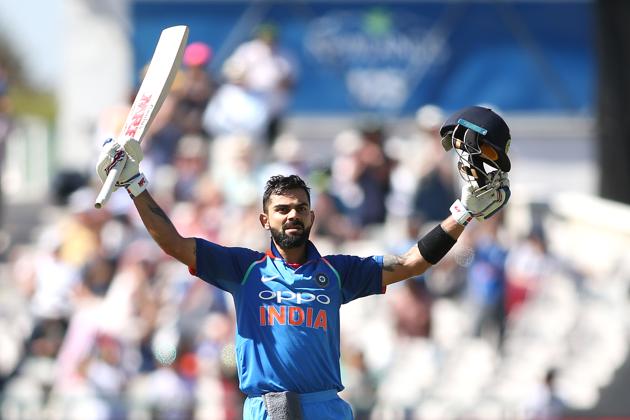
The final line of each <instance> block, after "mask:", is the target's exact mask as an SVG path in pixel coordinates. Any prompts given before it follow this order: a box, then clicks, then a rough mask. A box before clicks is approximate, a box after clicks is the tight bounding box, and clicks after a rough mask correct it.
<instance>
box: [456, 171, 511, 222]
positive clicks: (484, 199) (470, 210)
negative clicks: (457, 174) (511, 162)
mask: <svg viewBox="0 0 630 420" xmlns="http://www.w3.org/2000/svg"><path fill="white" fill-rule="evenodd" d="M491 175H492V177H491V181H490V183H489V184H488V185H486V186H485V187H483V188H475V187H474V186H472V185H470V184H467V185H465V186H464V187H463V188H462V195H461V198H460V199H459V200H456V201H455V202H454V203H453V205H452V206H451V208H450V210H451V214H453V217H454V218H455V220H457V223H459V224H460V225H463V226H466V225H467V224H468V222H470V221H471V220H472V218H473V217H474V218H475V219H477V220H480V221H481V220H486V219H488V218H490V217H492V216H493V215H494V214H496V213H497V212H498V211H499V210H501V208H503V206H505V205H506V204H507V202H508V200H509V199H510V195H511V192H510V180H509V179H508V177H507V174H506V173H505V172H502V171H496V172H494V173H493V174H491Z"/></svg>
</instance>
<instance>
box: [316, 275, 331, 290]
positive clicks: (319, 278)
mask: <svg viewBox="0 0 630 420" xmlns="http://www.w3.org/2000/svg"><path fill="white" fill-rule="evenodd" d="M315 282H316V283H317V285H318V286H319V287H326V286H328V277H326V275H325V274H318V275H316V276H315Z"/></svg>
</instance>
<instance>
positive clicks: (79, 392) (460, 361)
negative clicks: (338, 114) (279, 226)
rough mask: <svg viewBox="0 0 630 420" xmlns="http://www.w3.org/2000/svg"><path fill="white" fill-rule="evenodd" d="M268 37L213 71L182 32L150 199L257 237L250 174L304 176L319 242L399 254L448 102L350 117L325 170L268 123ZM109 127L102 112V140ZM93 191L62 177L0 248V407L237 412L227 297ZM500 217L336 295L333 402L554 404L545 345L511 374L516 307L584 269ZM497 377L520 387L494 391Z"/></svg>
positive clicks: (283, 74) (551, 408)
mask: <svg viewBox="0 0 630 420" xmlns="http://www.w3.org/2000/svg"><path fill="white" fill-rule="evenodd" d="M277 36H278V34H277V32H276V29H275V28H273V27H271V26H264V27H262V28H261V30H260V31H259V32H258V36H257V37H256V38H255V39H253V40H251V41H248V42H246V43H244V44H242V45H241V46H239V47H238V48H237V49H236V50H235V51H234V52H233V54H232V55H231V56H230V57H229V58H227V59H226V60H225V62H224V64H223V66H222V67H221V72H220V74H218V75H214V74H211V72H210V70H209V69H210V63H211V62H212V59H213V51H212V48H211V46H209V45H206V44H204V43H200V42H199V43H193V44H191V45H189V47H188V48H187V50H186V52H185V56H184V66H183V69H182V71H181V73H180V74H179V75H178V76H177V78H176V80H175V83H174V87H173V90H172V92H171V94H170V95H169V97H168V99H167V100H166V102H165V104H164V106H163V109H162V111H161V113H160V114H159V116H158V118H157V119H156V121H155V123H154V124H153V126H152V127H151V132H150V133H149V135H148V136H147V139H146V141H145V142H144V144H143V148H144V150H145V159H144V161H143V162H142V169H143V171H144V172H145V173H146V175H147V178H148V179H149V181H150V186H149V189H150V190H151V192H152V194H153V195H154V197H155V199H156V201H157V202H158V203H160V205H161V206H162V208H163V209H164V210H165V211H166V213H167V214H169V215H170V217H171V218H172V221H173V223H174V224H175V226H176V227H177V228H178V230H179V231H180V233H181V234H182V235H184V236H199V237H203V238H206V239H208V240H210V241H214V242H218V243H220V244H223V245H227V246H244V247H250V248H253V249H257V250H264V249H266V248H267V247H268V242H269V238H268V237H267V235H266V231H264V230H263V229H261V227H260V226H259V222H258V214H259V213H260V211H261V194H262V190H263V185H264V183H265V181H266V180H267V178H268V177H269V176H270V175H274V174H290V173H296V174H299V175H300V176H302V177H304V178H305V179H307V180H308V182H309V184H310V185H311V186H312V188H313V191H312V199H313V202H312V207H313V209H314V211H315V215H316V219H315V225H314V227H313V231H312V234H311V235H312V236H311V239H312V240H313V242H314V243H315V244H316V245H317V246H318V248H319V249H320V251H321V253H322V254H329V253H347V254H353V255H362V256H367V255H372V254H383V253H400V252H404V251H405V250H406V249H408V248H409V247H410V246H411V245H413V244H414V243H415V242H416V240H417V238H418V237H419V236H420V235H422V234H423V233H424V232H425V231H426V230H427V229H429V228H431V227H433V226H434V225H435V223H436V222H437V221H440V220H441V219H443V218H445V217H446V216H447V215H448V214H449V210H448V209H449V206H450V204H451V203H452V202H453V201H454V200H455V199H456V198H457V197H458V196H459V190H460V180H459V177H458V175H457V172H456V165H455V162H454V160H453V156H450V155H448V154H447V153H444V151H443V149H442V147H441V145H440V137H439V133H438V130H439V127H440V124H441V123H442V122H443V120H444V118H445V115H444V114H443V112H442V110H441V109H439V108H438V107H436V106H433V105H425V106H422V107H421V108H420V109H419V110H418V112H417V114H416V127H415V130H414V133H413V134H411V135H410V136H408V137H406V138H400V137H393V136H391V135H390V134H389V131H388V128H389V127H388V126H387V124H386V123H383V122H382V121H378V120H368V121H360V122H359V123H357V126H356V127H348V128H347V129H346V130H344V131H342V132H340V133H338V135H337V136H336V137H335V138H334V139H331V142H330V148H331V150H332V151H333V153H332V155H333V156H334V157H333V159H332V160H331V161H330V162H328V164H327V165H321V164H318V165H314V164H313V160H312V159H311V156H309V155H307V154H306V153H305V152H304V150H305V148H304V144H303V142H302V140H301V139H300V138H299V137H298V136H297V135H296V134H295V133H291V132H290V131H288V130H287V129H286V127H285V124H284V122H285V116H286V110H287V105H288V104H289V101H290V98H291V92H292V89H293V87H294V86H295V85H296V83H299V80H298V71H297V68H296V65H295V63H293V62H292V60H291V59H290V58H289V56H288V55H285V54H283V52H282V51H281V50H280V49H279V48H278V47H277V43H276V40H277ZM121 115H124V112H123V113H121ZM107 120H108V121H112V120H116V118H113V119H112V118H109V119H107ZM115 132H116V127H115V125H114V126H112V125H109V126H108V125H107V124H103V126H101V127H99V130H98V135H97V136H98V137H99V139H98V140H99V142H101V143H102V140H103V139H104V136H106V135H107V134H108V133H115ZM97 153H98V152H97V151H95V156H96V154H97ZM98 187H99V182H97V179H96V177H95V176H94V177H90V178H89V179H84V180H83V182H77V180H76V179H75V178H72V177H68V179H65V182H64V181H63V180H62V181H60V182H59V183H58V185H57V188H56V189H55V191H54V197H53V199H54V200H53V202H54V204H52V205H50V208H47V210H46V212H45V214H46V217H45V220H44V221H43V223H42V225H41V226H38V227H37V229H36V232H37V235H36V238H35V240H34V242H33V243H32V244H30V245H22V246H16V247H14V248H13V249H12V250H11V253H10V255H9V259H8V264H7V266H6V273H7V275H6V276H4V280H3V281H1V282H0V288H1V290H2V293H0V299H1V301H0V348H1V349H2V351H0V396H1V399H0V410H1V411H0V417H2V418H6V419H20V418H21V419H36V418H50V419H57V418H59V419H86V418H98V419H119V418H130V419H188V418H197V419H217V420H221V419H226V420H227V419H237V418H239V417H240V410H241V407H242V403H243V399H244V396H243V395H242V394H241V393H240V391H239V390H238V383H237V378H236V366H235V361H234V334H235V331H234V330H235V325H234V313H233V304H232V302H231V298H230V296H229V295H226V293H224V292H223V291H221V290H219V289H217V288H214V287H212V286H209V285H207V284H206V283H204V282H202V281H201V280H199V279H196V278H195V277H194V276H192V275H191V274H190V273H189V272H188V269H187V267H185V266H183V265H182V264H180V263H178V262H176V261H174V260H173V259H171V258H169V257H168V256H166V255H165V254H164V253H163V252H162V251H161V250H160V249H159V248H157V246H156V245H155V244H154V243H153V241H152V240H151V239H150V237H149V236H148V234H147V232H146V230H145V229H144V227H143V226H142V223H141V221H140V220H139V217H138V215H137V213H136V212H135V209H134V208H133V204H132V203H131V201H130V200H129V198H128V197H127V196H126V194H125V193H124V191H117V192H116V193H115V194H114V195H113V197H112V200H111V201H110V203H108V205H107V206H106V208H105V209H104V210H95V209H94V207H93V202H94V198H95V195H96V191H97V189H98ZM508 215H509V208H508V211H507V212H505V214H501V215H500V216H499V217H496V218H493V219H491V220H489V221H486V222H484V223H477V222H474V223H473V224H472V225H471V226H470V227H469V228H468V229H467V230H466V232H465V234H464V236H463V237H462V238H461V240H460V241H459V242H458V244H457V245H456V247H455V248H454V249H453V251H452V252H451V253H450V254H449V255H448V256H447V257H446V258H445V259H444V260H443V261H442V262H440V264H439V265H437V266H435V267H433V268H432V269H431V270H430V271H429V272H428V273H426V275H424V276H423V277H421V278H416V279H411V280H408V281H405V282H403V283H400V284H397V285H394V286H393V287H390V288H389V290H388V291H387V293H386V294H385V295H384V296H378V297H369V298H365V299H362V300H360V301H357V302H353V303H351V304H349V305H347V306H346V307H344V308H342V377H343V381H344V384H345V385H346V389H345V390H344V391H343V392H342V397H343V398H345V399H346V400H348V401H349V402H350V403H351V404H352V406H353V408H354V410H355V415H356V418H357V419H370V418H372V419H381V418H383V419H386V418H393V419H394V418H440V419H446V418H511V419H515V418H524V419H525V418H528V419H529V418H531V419H553V418H559V416H560V413H561V412H562V410H563V408H564V406H565V403H564V402H563V401H562V399H561V398H560V396H559V395H558V393H557V392H556V387H555V384H556V381H555V380H556V378H557V374H556V372H557V369H559V368H561V367H562V366H560V362H559V359H558V358H554V357H547V358H546V359H544V360H542V359H543V358H542V357H541V358H540V359H541V360H535V361H532V362H531V363H527V364H525V366H526V369H525V370H526V371H523V369H520V370H518V369H517V367H518V366H521V367H522V365H523V364H524V363H525V362H523V360H524V358H526V356H527V355H528V354H530V353H527V348H526V347H527V346H528V345H530V344H531V339H532V337H534V336H535V335H536V334H533V333H532V332H531V331H529V330H527V326H528V325H530V326H531V325H532V324H527V323H526V324H523V322H522V319H523V317H525V316H526V315H528V314H529V315H530V316H531V315H532V311H533V309H532V308H534V307H538V306H537V305H542V303H541V302H543V303H546V304H547V305H551V307H554V306H560V304H559V303H558V301H557V300H554V297H556V298H557V299H563V298H564V299H565V300H566V299H569V298H567V297H566V296H570V297H571V299H573V300H571V302H575V301H576V299H579V278H580V276H579V275H577V274H575V273H574V272H573V271H572V270H570V269H569V268H567V267H566V264H565V263H564V262H562V261H559V260H558V258H555V257H554V256H553V255H552V254H551V253H550V252H549V251H548V247H547V246H546V232H545V229H544V228H543V224H542V223H539V224H533V225H532V226H531V228H530V229H528V234H527V235H516V234H514V232H510V231H509V230H508V229H507V228H506V223H505V219H506V217H508ZM549 285H552V286H549ZM558 289H562V293H560V292H558V293H557V294H554V292H553V291H554V290H558ZM550 290H551V291H550ZM557 296H561V297H557ZM563 302H564V301H563ZM545 308H547V309H545V310H548V309H549V306H547V307H545ZM547 313H548V314H553V310H552V311H551V312H547ZM548 316H549V318H548V319H547V320H546V322H547V323H548V324H549V325H551V324H553V322H554V319H555V318H553V316H551V315H548ZM559 322H560V321H558V323H559ZM569 323H570V321H566V322H565V324H566V325H565V327H566V329H565V330H564V331H567V330H568V329H569V328H570V327H569V326H568V324H569ZM553 325H555V324H553ZM558 325H559V324H558ZM562 325H564V324H562ZM558 328H560V327H558ZM556 332H558V331H556ZM557 335H558V337H562V334H560V333H558V334H557ZM527 339H530V341H527ZM548 344H550V342H548ZM550 347H553V346H552V345H550ZM510 369H512V370H510ZM517 370H518V371H517ZM510 374H512V375H514V376H513V378H514V379H515V380H514V381H513V382H510V384H511V385H514V384H515V383H518V384H520V385H521V387H520V388H518V389H516V388H515V386H512V388H510V387H509V386H507V385H505V384H503V385H502V386H499V385H500V384H502V383H501V380H504V381H507V380H508V379H509V378H512V377H511V376H510ZM509 392H511V393H509ZM502 393H503V394H502ZM506 393H507V394H509V395H507V396H506V395H505V394H506ZM510 398H511V399H510ZM493 415H495V417H492V416H493ZM458 416H463V417H458ZM475 416H478V417H475ZM489 416H490V417H489ZM497 416H498V417H497Z"/></svg>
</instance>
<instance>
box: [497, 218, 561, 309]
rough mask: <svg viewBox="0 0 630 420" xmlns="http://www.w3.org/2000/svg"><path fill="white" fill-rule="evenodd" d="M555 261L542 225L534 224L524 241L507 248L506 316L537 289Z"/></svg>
mask: <svg viewBox="0 0 630 420" xmlns="http://www.w3.org/2000/svg"><path fill="white" fill-rule="evenodd" d="M555 265H556V262H555V261H554V259H553V258H552V257H551V256H550V255H549V252H548V250H547V243H546V239H545V232H544V230H543V227H542V226H541V225H537V226H534V227H533V228H532V229H531V230H530V232H529V234H528V235H527V237H526V238H525V239H524V240H523V241H520V242H519V243H518V244H517V245H516V246H514V247H512V248H511V249H510V252H509V254H508V256H507V261H506V267H505V270H506V281H507V290H506V296H505V307H506V310H507V315H508V316H512V315H513V314H514V313H515V312H516V311H518V310H519V308H520V307H521V305H522V304H523V303H524V302H525V301H526V300H527V299H528V298H529V297H531V296H532V295H534V294H535V293H536V292H537V290H538V288H539V287H540V285H541V283H542V282H543V281H544V278H545V275H547V274H549V273H550V272H551V270H552V269H553V268H554V266H555Z"/></svg>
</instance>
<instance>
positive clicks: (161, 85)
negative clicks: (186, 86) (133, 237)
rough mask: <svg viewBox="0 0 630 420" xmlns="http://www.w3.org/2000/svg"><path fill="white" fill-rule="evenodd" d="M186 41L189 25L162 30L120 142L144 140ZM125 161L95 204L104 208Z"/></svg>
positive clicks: (173, 77) (172, 77)
mask: <svg viewBox="0 0 630 420" xmlns="http://www.w3.org/2000/svg"><path fill="white" fill-rule="evenodd" d="M187 41H188V27H187V26H185V25H180V26H171V27H169V28H166V29H164V30H163V31H162V33H161V34H160V39H159V40H158V43H157V45H156V47H155V51H154V53H153V57H152V58H151V62H150V64H149V67H148V69H147V72H146V75H145V76H144V79H143V80H142V84H141V85H140V89H138V93H137V95H136V98H135V100H134V101H133V104H132V106H131V109H130V111H129V114H128V115H127V119H126V120H125V124H124V125H123V128H122V130H121V132H120V134H119V136H118V138H117V139H116V140H117V142H118V143H119V144H124V143H125V142H126V141H127V140H129V139H136V140H138V141H142V139H143V138H144V135H145V134H146V131H147V129H148V128H149V126H150V125H151V122H153V119H154V118H155V116H156V115H157V113H158V111H159V110H160V107H161V106H162V104H163V103H164V100H165V99H166V97H167V95H168V92H169V90H170V88H171V85H172V84H173V79H175V75H176V74H177V71H178V70H179V67H180V65H181V62H182V56H183V53H184V48H185V47H186V42H187ZM124 163H125V160H124V159H123V160H122V161H121V162H119V163H118V164H117V165H116V166H115V167H113V168H112V169H111V170H110V171H109V174H108V176H107V179H106V180H105V182H104V183H103V186H102V187H101V191H100V192H99V194H98V196H97V198H96V202H95V203H94V206H95V207H96V208H101V207H102V206H103V204H105V202H107V200H108V199H109V196H110V195H111V193H112V191H113V190H114V186H115V184H116V181H117V180H118V175H119V173H120V170H121V169H122V166H123V165H124Z"/></svg>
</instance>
